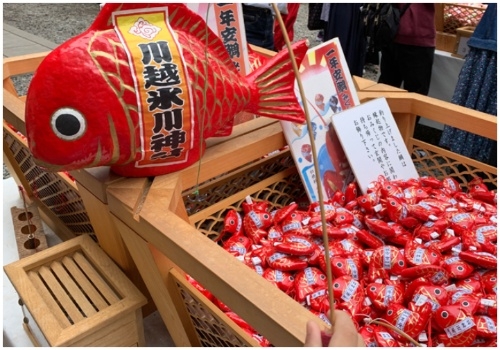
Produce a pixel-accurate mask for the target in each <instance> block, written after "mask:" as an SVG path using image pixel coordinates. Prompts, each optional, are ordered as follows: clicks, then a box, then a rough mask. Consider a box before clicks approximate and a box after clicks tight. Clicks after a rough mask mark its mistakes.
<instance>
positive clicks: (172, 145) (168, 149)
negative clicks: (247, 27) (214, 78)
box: [113, 8, 193, 167]
mask: <svg viewBox="0 0 500 350" xmlns="http://www.w3.org/2000/svg"><path fill="white" fill-rule="evenodd" d="M113 25H114V27H115V31H116V32H117V34H118V36H119V38H120V40H121V42H122V44H123V45H124V47H125V50H126V51H127V55H128V58H129V63H130V66H131V70H132V72H131V73H132V75H133V78H134V82H135V88H136V94H137V102H138V106H139V110H138V114H139V126H140V133H141V135H140V136H141V153H142V156H141V158H140V160H138V161H137V162H136V167H151V166H165V165H168V164H179V163H183V162H186V161H187V159H188V154H189V150H190V149H192V148H193V111H192V103H191V93H190V90H189V82H188V76H187V69H186V67H185V65H184V58H183V56H182V49H181V47H180V44H179V42H178V41H177V39H176V37H175V33H174V32H173V30H172V28H171V27H170V25H169V23H168V13H167V8H154V9H138V10H130V11H120V12H115V13H113Z"/></svg>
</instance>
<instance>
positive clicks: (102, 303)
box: [62, 256, 109, 310]
mask: <svg viewBox="0 0 500 350" xmlns="http://www.w3.org/2000/svg"><path fill="white" fill-rule="evenodd" d="M62 263H63V265H64V267H65V268H66V269H68V271H69V272H70V273H71V274H72V275H73V276H74V277H75V279H76V280H77V281H78V285H79V286H80V288H82V289H83V291H84V293H85V294H87V295H88V296H89V298H90V300H92V303H93V304H94V305H95V307H97V309H98V310H103V309H105V308H107V307H108V306H109V304H108V303H107V302H106V300H104V299H103V297H102V296H101V294H99V292H98V291H97V290H96V289H95V288H94V286H93V285H92V283H90V282H89V280H88V278H87V276H85V275H84V274H83V273H82V271H81V270H80V269H79V268H78V266H77V265H76V263H75V262H74V261H73V259H70V258H69V257H67V256H66V257H64V258H63V260H62Z"/></svg>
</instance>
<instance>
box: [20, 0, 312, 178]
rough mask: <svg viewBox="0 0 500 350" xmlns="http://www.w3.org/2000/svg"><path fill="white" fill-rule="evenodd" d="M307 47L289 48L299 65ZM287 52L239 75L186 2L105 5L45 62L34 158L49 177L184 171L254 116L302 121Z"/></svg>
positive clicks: (33, 102) (32, 120) (34, 99)
mask: <svg viewBox="0 0 500 350" xmlns="http://www.w3.org/2000/svg"><path fill="white" fill-rule="evenodd" d="M306 51H307V44H306V41H305V40H304V41H301V42H298V43H296V44H294V45H293V52H294V54H295V57H296V61H297V63H299V64H300V62H301V61H302V58H303V57H304V55H305V53H306ZM292 65H293V62H292V61H291V60H290V58H289V53H288V51H287V50H283V51H282V52H280V53H278V54H277V55H276V56H274V57H273V58H272V59H270V60H268V61H267V62H266V63H265V64H264V65H262V66H261V67H259V68H258V69H256V70H255V71H253V72H252V73H250V74H249V75H248V76H246V77H242V76H241V75H240V73H239V72H238V70H237V69H236V67H235V66H234V64H233V62H232V61H231V58H230V56H229V54H228V52H227V50H226V47H225V45H224V43H223V42H222V40H221V39H220V38H219V37H217V36H216V35H215V34H214V33H213V32H212V31H211V30H210V29H209V28H208V26H207V24H206V23H205V22H204V21H203V19H202V18H201V17H200V16H199V15H197V14H196V13H194V12H193V11H191V10H190V9H188V8H187V6H185V5H183V4H172V3H164V4H162V3H149V4H148V3H125V4H117V3H107V4H105V5H104V6H103V8H102V9H101V11H100V13H99V14H98V16H97V17H96V19H95V21H94V22H93V23H92V25H91V26H90V28H89V29H87V30H86V31H85V32H83V33H81V34H80V35H78V36H76V37H74V38H72V39H70V40H68V41H67V42H65V43H63V44H62V45H60V46H59V47H57V48H56V49H55V50H53V51H52V52H51V53H49V54H48V55H47V56H46V57H45V59H44V60H43V61H42V63H41V64H40V66H39V67H38V69H37V71H36V72H35V74H34V76H33V78H32V80H31V83H30V87H29V91H28V94H27V99H26V111H25V112H26V114H25V117H26V131H27V138H28V143H29V147H30V150H31V153H32V154H33V156H34V158H35V159H36V162H37V164H38V165H39V166H41V167H43V168H45V169H46V170H48V171H67V170H75V169H81V168H90V167H96V166H102V165H109V166H111V169H112V170H113V171H114V172H115V173H117V174H119V175H123V176H133V177H134V176H135V177H139V176H141V177H142V176H156V175H161V174H166V173H171V172H174V171H178V170H181V169H183V168H186V167H188V166H189V165H191V164H193V163H194V162H196V161H197V160H199V159H200V157H201V156H202V155H203V153H204V150H205V140H206V139H207V138H209V137H214V136H228V135H229V134H231V132H232V126H233V120H234V116H235V115H236V114H237V113H239V112H243V111H246V112H249V113H252V114H256V115H259V116H265V117H272V118H277V119H283V120H289V121H293V122H296V123H303V122H304V121H305V116H304V112H303V110H302V108H301V107H300V105H299V103H298V102H297V99H296V97H295V92H294V80H295V76H294V72H293V69H292Z"/></svg>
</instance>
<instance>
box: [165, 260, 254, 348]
mask: <svg viewBox="0 0 500 350" xmlns="http://www.w3.org/2000/svg"><path fill="white" fill-rule="evenodd" d="M170 275H171V279H172V281H175V282H176V283H178V284H179V285H180V286H181V289H184V290H185V291H186V292H187V293H188V294H189V295H190V296H191V297H192V298H193V299H194V300H195V301H196V302H198V303H200V304H201V305H203V308H204V309H206V312H207V313H210V315H211V317H214V319H216V320H217V321H218V322H220V323H221V324H223V325H224V327H227V328H228V329H230V330H231V333H232V334H233V335H234V336H235V337H237V338H238V339H239V340H240V341H241V342H242V343H243V344H245V346H252V347H256V346H259V344H258V343H257V341H256V340H255V339H253V338H252V337H250V335H248V333H246V332H245V331H243V329H242V328H241V327H240V326H238V325H237V324H236V323H234V321H233V320H231V319H230V318H229V317H228V316H227V315H226V314H225V313H224V312H222V311H221V310H220V309H219V308H218V307H217V306H215V304H213V303H212V302H211V301H210V300H208V299H207V298H206V297H205V296H204V295H203V294H201V292H200V291H198V290H197V289H196V288H194V287H193V285H191V284H190V283H189V282H188V281H187V279H186V278H185V275H183V274H181V273H180V272H179V271H177V270H176V269H171V270H170ZM169 288H176V289H177V291H176V292H177V293H180V291H179V287H178V286H175V287H174V286H173V285H170V286H169ZM183 306H184V305H183ZM198 316H199V317H201V315H198Z"/></svg>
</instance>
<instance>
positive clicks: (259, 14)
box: [242, 2, 288, 51]
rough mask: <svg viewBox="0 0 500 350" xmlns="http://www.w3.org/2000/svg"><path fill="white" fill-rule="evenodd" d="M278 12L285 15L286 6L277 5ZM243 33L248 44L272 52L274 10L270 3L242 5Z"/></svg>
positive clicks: (284, 4)
mask: <svg viewBox="0 0 500 350" xmlns="http://www.w3.org/2000/svg"><path fill="white" fill-rule="evenodd" d="M277 6H278V10H279V11H280V13H281V14H282V15H286V14H287V13H288V11H287V4H286V3H278V4H277ZM242 8H243V19H244V22H245V33H246V38H247V42H248V43H249V44H252V45H255V46H259V47H263V48H265V49H268V50H272V51H274V47H275V45H274V17H275V14H274V9H273V7H272V5H271V3H264V2H263V3H243V4H242Z"/></svg>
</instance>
